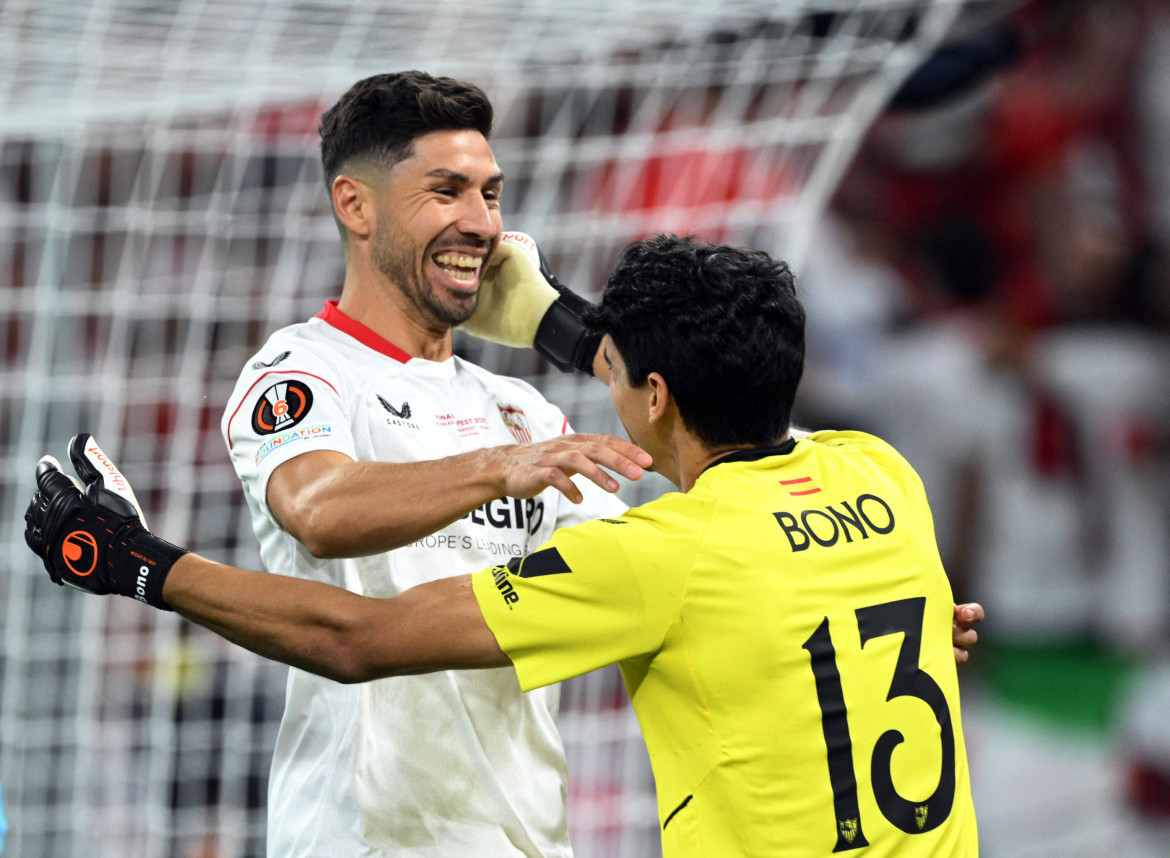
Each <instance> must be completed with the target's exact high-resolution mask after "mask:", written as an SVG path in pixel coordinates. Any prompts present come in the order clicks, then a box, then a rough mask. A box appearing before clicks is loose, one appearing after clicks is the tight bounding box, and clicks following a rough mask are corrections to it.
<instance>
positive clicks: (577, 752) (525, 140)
mask: <svg viewBox="0 0 1170 858" xmlns="http://www.w3.org/2000/svg"><path fill="white" fill-rule="evenodd" d="M1002 5H1004V4H1003V3H1002V2H994V0H725V2H719V3H696V2H693V0H685V2H684V0H595V2H592V3H588V4H568V3H560V2H553V0H516V2H509V3H506V4H505V3H500V2H487V3H468V2H465V0H435V2H432V3H429V4H422V3H406V2H397V3H391V4H379V3H362V2H358V0H316V2H312V3H298V2H284V0H254V2H245V3H239V2H231V3H229V2H226V0H184V2H182V3H152V2H145V0H105V2H97V0H88V2H82V3H78V2H76V0H68V2H66V0H6V2H4V3H3V4H2V5H0V348H2V350H3V352H4V355H5V362H4V366H3V370H2V372H3V375H4V384H3V385H2V386H0V398H2V401H0V466H2V467H3V469H4V473H5V474H7V475H8V477H7V479H6V480H5V481H4V482H3V484H2V487H0V512H2V516H0V548H2V549H3V553H4V556H5V557H7V558H8V561H7V574H5V575H3V576H0V595H2V596H3V607H2V608H0V635H2V640H3V654H4V658H3V661H2V662H0V788H2V790H3V799H4V812H5V815H6V817H7V821H8V825H9V832H8V836H7V841H6V844H5V849H6V851H5V853H4V854H5V855H6V856H9V858H13V856H15V858H34V856H47V855H52V856H60V858H105V856H117V858H163V856H176V858H188V856H189V858H196V856H208V855H216V856H218V858H250V856H259V855H262V854H263V842H264V792H265V784H266V780H267V771H268V762H269V756H270V753H271V750H272V746H273V742H274V736H275V726H276V724H277V723H278V721H279V717H280V712H281V708H282V706H283V676H284V669H283V668H282V667H280V666H277V665H272V664H270V663H267V662H264V661H262V660H261V659H259V658H257V657H254V656H252V655H250V654H248V653H244V652H242V651H239V650H236V649H233V648H232V647H230V646H228V645H227V644H225V643H223V642H221V641H219V640H218V639H215V638H214V637H213V636H211V635H210V634H209V633H206V632H204V631H203V630H201V629H198V628H195V627H193V626H191V625H189V624H186V623H185V622H184V621H182V620H181V619H180V618H178V617H176V616H174V615H170V614H163V613H160V612H151V611H146V610H144V609H142V607H141V606H139V605H134V604H132V603H130V602H127V601H125V600H111V599H105V600H103V599H89V598H85V597H82V596H80V595H76V594H63V593H60V592H57V591H56V590H55V589H54V588H53V587H52V586H51V584H50V583H49V581H48V580H47V578H46V576H45V575H44V573H43V571H42V570H41V569H40V567H39V564H38V563H36V561H35V559H34V558H32V556H31V555H30V554H29V553H28V551H27V549H26V548H25V547H24V544H23V538H22V534H21V530H20V528H21V524H22V522H21V515H22V512H23V508H24V506H25V504H26V503H27V501H28V497H29V495H30V493H31V491H32V474H33V467H34V465H35V463H36V461H37V459H38V458H39V457H40V455H41V454H42V453H44V452H53V453H54V454H56V455H60V454H61V453H62V452H63V450H64V447H65V444H66V443H67V442H68V439H69V438H70V436H71V435H72V434H74V433H75V432H78V431H88V432H91V433H92V434H93V435H94V436H95V437H97V438H99V439H100V440H101V443H102V445H103V447H104V448H105V449H106V450H107V451H109V453H110V455H111V456H112V457H113V458H114V459H115V461H117V462H118V463H119V465H120V467H121V468H122V470H123V471H124V472H125V473H126V474H128V475H129V476H130V477H131V479H132V480H133V482H134V484H135V487H136V490H137V492H138V496H139V498H140V499H141V501H142V503H143V505H144V507H145V508H146V509H147V510H148V512H149V514H150V517H151V524H152V526H153V527H154V528H155V529H156V530H157V531H158V532H159V533H160V534H161V535H163V536H165V537H167V538H168V539H171V540H172V541H176V542H179V543H184V544H188V545H190V546H191V547H192V548H194V549H196V550H198V551H200V552H201V553H204V554H206V555H208V556H210V557H213V558H215V559H219V560H223V561H225V562H230V563H234V564H237V565H241V566H246V567H258V566H259V556H258V551H257V547H256V544H255V539H254V537H253V535H252V532H251V528H250V521H249V516H248V512H247V509H246V506H245V504H244V500H243V493H242V492H241V490H240V487H239V484H238V482H237V480H236V477H235V475H234V473H233V471H232V467H231V465H230V463H229V461H228V458H227V455H226V452H225V450H224V448H223V443H222V440H221V438H220V436H219V428H218V427H219V416H220V413H221V411H222V408H223V406H224V403H225V402H226V401H227V398H228V395H229V393H230V391H231V390H232V387H233V385H234V383H235V379H236V377H237V374H238V372H239V370H240V368H241V367H242V365H243V362H244V360H246V359H247V357H248V356H249V355H250V354H251V353H252V352H253V351H254V350H255V349H256V348H257V347H258V346H259V345H260V344H261V343H262V342H263V341H264V339H265V338H266V336H267V334H268V333H269V332H271V331H273V330H275V329H277V328H279V327H282V326H284V325H287V324H290V323H292V322H296V321H300V320H303V319H305V318H308V317H309V316H312V315H313V314H315V313H317V312H318V311H319V310H320V309H321V306H322V304H323V302H324V300H325V299H327V298H329V297H335V296H336V295H337V293H338V291H339V289H340V285H341V281H342V276H343V263H342V257H341V252H340V247H339V244H338V240H337V233H336V228H335V226H334V223H333V221H332V218H331V216H330V213H329V208H328V200H327V197H326V194H325V190H324V183H323V180H322V177H321V175H320V165H319V160H318V155H317V137H316V125H317V121H318V119H319V116H320V113H321V111H322V110H323V109H324V108H326V107H328V106H329V105H330V104H332V103H333V102H334V101H335V100H336V99H337V97H338V96H339V95H340V94H341V93H342V92H343V91H344V90H345V89H347V88H348V87H349V86H350V84H352V83H353V82H354V81H356V80H358V79H360V78H362V77H365V76H368V75H371V74H375V73H379V72H384V71H390V70H396V69H407V68H419V69H424V70H426V71H428V72H431V73H434V74H443V75H451V76H455V77H459V78H463V79H467V80H471V81H474V82H476V83H478V84H479V85H480V86H482V87H483V88H484V89H485V91H486V92H487V93H488V95H489V96H490V97H491V99H492V101H493V103H494V105H495V108H496V115H497V120H496V129H495V132H494V135H493V140H492V142H493V147H494V151H495V155H496V158H497V160H498V161H499V163H500V164H501V166H502V167H503V169H504V171H505V173H506V175H507V181H506V186H505V191H504V196H503V202H502V205H503V209H504V216H505V224H506V225H507V227H508V228H509V229H516V230H521V231H524V232H528V233H530V234H532V235H533V236H535V237H536V238H537V240H538V241H539V242H540V244H541V247H542V249H543V250H544V251H545V253H546V255H547V256H548V258H549V259H550V262H551V263H552V267H553V269H554V271H556V272H557V274H558V276H559V278H560V279H561V280H562V281H563V282H565V283H568V284H570V285H571V286H573V287H574V288H576V289H577V290H579V291H581V292H582V293H584V294H586V295H595V294H596V293H597V291H598V290H599V288H600V287H601V285H602V283H603V282H604V279H605V272H606V270H607V269H608V268H609V267H610V266H611V265H612V264H613V263H614V262H615V261H616V259H617V256H618V254H619V252H620V250H621V248H622V247H623V246H624V245H625V244H627V243H628V242H630V241H631V240H634V239H637V238H640V237H643V236H645V235H647V234H650V233H654V232H660V231H674V232H691V233H695V234H698V235H700V236H701V237H704V238H708V239H711V240H718V241H725V242H733V243H742V244H751V245H754V246H757V247H760V248H763V249H765V250H768V251H770V252H773V253H775V254H777V255H780V256H783V257H785V258H787V259H789V260H790V261H791V262H793V263H794V265H796V266H799V263H800V262H801V260H802V259H803V258H804V256H805V255H806V253H807V252H809V242H810V235H811V231H812V229H813V227H814V226H815V223H816V220H817V217H818V216H819V214H820V213H821V211H822V210H823V209H824V207H825V205H826V204H827V202H828V200H829V198H830V196H831V194H832V192H833V191H834V189H835V187H836V186H837V183H838V181H839V179H840V177H841V175H842V173H843V171H844V170H845V168H846V167H847V165H848V163H849V160H850V158H851V157H852V155H853V154H854V152H855V150H856V148H857V146H858V145H859V143H860V141H861V139H862V136H863V134H864V133H865V131H866V129H867V128H868V127H869V125H870V123H871V122H872V120H873V119H874V118H875V116H876V115H877V114H878V113H879V112H880V110H881V109H882V107H883V105H884V104H885V103H886V102H887V101H888V99H889V97H890V96H891V94H892V93H893V92H894V91H895V90H896V89H897V87H898V86H899V84H900V83H901V82H902V81H903V80H904V79H905V77H906V76H907V75H908V74H909V73H910V72H911V71H912V70H913V69H914V68H915V66H917V65H918V64H919V63H920V62H921V61H922V60H923V59H924V58H925V57H926V56H927V55H928V54H929V53H930V52H931V51H932V50H934V49H935V48H936V47H937V46H938V45H939V44H940V43H942V42H943V40H944V39H946V38H947V37H948V34H951V33H953V32H954V31H955V27H956V26H958V25H960V24H962V22H963V21H964V20H965V18H966V16H969V15H971V14H973V13H974V14H975V15H977V16H987V15H991V14H994V13H995V12H996V10H997V9H998V8H999V7H1002ZM456 347H457V349H458V350H459V352H460V353H461V354H463V355H465V356H467V357H469V358H471V359H473V360H475V361H477V362H479V363H481V364H482V365H484V366H485V367H487V368H488V369H490V370H493V371H496V372H501V373H504V374H508V375H514V376H518V377H521V378H524V379H526V380H528V381H530V382H532V383H533V384H535V385H536V386H537V387H538V388H539V389H541V390H542V392H544V394H545V395H546V396H547V397H548V398H549V399H550V400H552V401H553V402H554V403H555V404H557V405H558V406H560V407H561V408H562V409H563V410H564V411H565V412H566V413H567V414H568V416H569V419H570V421H571V422H572V424H573V425H574V427H575V428H577V429H579V430H583V431H615V432H616V431H620V427H619V426H618V424H617V422H616V419H615V418H614V417H613V416H612V415H611V414H610V411H609V406H608V400H607V396H606V392H605V390H604V389H603V388H602V387H601V386H600V385H598V384H596V383H595V382H593V381H591V380H589V379H585V378H580V377H569V376H563V375H560V374H558V373H557V372H556V371H555V370H551V369H550V368H549V367H548V366H547V365H546V364H545V363H544V362H543V361H542V360H541V359H540V358H539V357H538V356H536V355H535V354H534V353H530V352H524V351H518V350H509V349H504V348H501V347H497V346H492V345H488V344H485V343H481V342H478V341H475V340H472V339H470V338H467V337H465V336H463V335H462V334H459V335H457V339H456ZM665 487H666V485H665V483H664V482H663V481H662V480H661V479H660V478H650V479H648V480H645V481H643V482H641V483H639V484H628V485H626V486H625V487H624V488H623V496H624V498H625V499H626V500H627V501H628V502H631V503H637V502H640V501H643V500H645V499H647V498H648V497H649V496H651V495H653V494H655V493H657V492H660V491H662V490H663V489H664V488H665ZM561 724H562V728H563V733H564V737H565V744H566V750H567V754H568V757H569V766H570V787H571V794H570V797H569V802H570V806H569V818H570V825H571V829H572V834H573V840H574V845H575V848H576V852H577V855H578V858H601V856H605V857H606V858H613V856H618V858H620V856H639V858H642V856H647V855H653V854H655V853H656V851H657V849H658V834H659V832H658V826H657V821H656V816H655V803H654V794H653V783H652V779H651V776H650V773H649V767H648V763H647V762H646V759H645V751H644V748H643V746H642V744H641V739H640V737H639V735H638V732H637V727H636V724H635V723H634V721H633V719H632V717H631V715H630V710H629V707H628V703H627V701H626V700H625V696H624V692H623V691H622V689H621V687H620V681H619V680H618V679H617V677H616V674H615V673H614V672H613V671H612V670H606V671H599V672H597V673H596V674H592V675H590V676H587V677H582V678H580V679H577V680H573V681H572V682H570V683H567V684H566V687H565V692H564V695H563V713H562V720H561Z"/></svg>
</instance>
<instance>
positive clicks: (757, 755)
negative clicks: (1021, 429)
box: [473, 432, 978, 858]
mask: <svg viewBox="0 0 1170 858" xmlns="http://www.w3.org/2000/svg"><path fill="white" fill-rule="evenodd" d="M473 586H474V591H475V595H476V598H477V599H478V601H479V604H480V607H481V609H482V610H483V613H484V617H485V618H486V620H487V622H488V625H489V626H490V627H491V629H492V632H493V633H494V634H495V636H496V639H497V640H498V642H499V644H500V646H501V648H502V649H503V650H504V652H506V653H507V654H508V656H509V657H510V658H511V659H512V661H513V662H514V663H515V665H516V672H517V674H518V675H519V678H520V683H521V685H522V686H523V687H524V688H525V689H526V690H527V689H531V688H536V687H539V686H542V685H546V684H548V683H552V682H557V681H559V680H562V679H565V678H568V677H570V676H575V675H578V674H581V673H585V672H587V671H590V670H593V669H595V668H598V667H601V666H603V665H606V664H610V663H613V662H617V663H618V664H619V665H620V666H621V671H622V676H623V679H624V680H625V684H626V689H627V691H628V692H629V694H630V697H631V699H632V701H633V705H634V710H635V712H636V713H637V717H638V721H639V724H640V725H641V728H642V733H643V735H644V737H645V740H646V746H647V748H648V750H649V753H650V760H651V764H652V766H653V770H654V777H655V781H656V785H657V792H658V812H659V823H660V825H661V829H662V843H663V855H664V856H665V858H682V856H693V858H721V856H768V858H788V857H789V856H793V857H794V856H828V855H831V854H833V853H837V852H851V851H856V852H857V854H858V856H859V858H871V856H886V855H897V856H900V858H918V856H921V858H927V856H930V858H942V856H975V855H977V854H978V845H977V835H976V825H975V812H974V808H973V806H972V802H971V786H970V778H969V774H968V769H967V755H966V750H965V747H964V743H963V731H962V721H961V719H960V715H959V686H958V678H957V675H956V669H955V661H954V654H953V650H952V647H951V621H952V609H953V597H952V594H951V589H950V585H949V583H948V581H947V578H946V574H945V573H944V571H943V568H942V564H941V563H940V561H939V556H938V549H937V547H936V544H935V539H934V525H933V520H932V518H931V513H930V509H929V507H928V505H927V501H926V496H925V493H924V491H923V488H922V483H921V481H920V480H919V478H918V476H917V474H915V473H914V471H913V469H912V468H911V467H910V466H909V465H908V464H907V463H906V461H905V460H904V459H903V458H902V457H901V456H900V455H899V454H898V453H897V452H896V451H895V450H894V449H893V448H892V447H890V446H889V445H888V444H886V443H884V442H883V441H881V440H879V439H877V438H874V437H872V436H870V435H865V434H862V433H858V432H819V433H814V434H812V435H810V436H808V437H807V438H805V439H802V440H800V441H799V442H797V443H795V444H793V443H792V442H788V443H787V444H785V445H783V446H781V447H778V448H773V449H767V450H751V451H745V452H741V453H736V454H733V455H731V456H728V457H725V458H723V459H721V460H720V461H718V462H717V463H715V464H714V465H712V466H711V467H709V468H708V469H707V470H706V471H704V473H703V474H702V475H701V476H700V477H699V479H698V480H697V481H696V483H695V485H694V486H693V487H692V489H691V491H689V492H687V493H685V494H682V493H672V494H667V495H664V496H663V497H661V498H659V499H658V500H655V501H653V502H651V503H648V504H645V505H643V506H640V507H636V508H634V509H631V510H629V511H628V512H627V513H626V514H625V515H623V516H622V517H621V518H616V519H603V520H601V521H595V522H590V523H588V524H583V525H579V526H577V527H573V528H570V529H567V530H562V531H559V532H558V533H557V534H556V535H555V536H554V537H553V538H552V540H550V541H549V542H548V543H546V544H545V545H544V546H543V547H542V548H541V549H540V550H538V551H536V552H534V553H532V554H530V555H528V556H527V557H524V558H514V559H513V560H512V561H511V562H510V563H509V564H508V565H507V566H501V567H496V568H494V569H486V570H483V571H481V572H478V573H476V574H475V575H474V576H473Z"/></svg>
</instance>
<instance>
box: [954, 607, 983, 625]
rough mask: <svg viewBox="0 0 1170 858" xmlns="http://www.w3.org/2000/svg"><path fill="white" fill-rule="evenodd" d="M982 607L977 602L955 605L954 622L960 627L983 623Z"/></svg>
mask: <svg viewBox="0 0 1170 858" xmlns="http://www.w3.org/2000/svg"><path fill="white" fill-rule="evenodd" d="M983 616H984V613H983V606H982V605H980V604H979V603H978V602H965V603H963V604H961V605H955V619H954V622H955V623H956V624H958V625H961V626H973V625H975V624H976V623H981V622H983Z"/></svg>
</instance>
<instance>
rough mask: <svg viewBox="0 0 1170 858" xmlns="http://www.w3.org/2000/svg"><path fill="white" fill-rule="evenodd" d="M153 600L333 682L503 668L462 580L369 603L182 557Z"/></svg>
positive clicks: (467, 581) (333, 590) (323, 587)
mask: <svg viewBox="0 0 1170 858" xmlns="http://www.w3.org/2000/svg"><path fill="white" fill-rule="evenodd" d="M162 596H163V599H164V600H166V602H167V604H168V605H170V607H172V608H173V609H174V610H175V611H176V612H178V613H180V614H182V615H183V616H184V617H186V618H187V619H189V620H191V621H193V622H195V623H198V624H199V625H201V626H203V627H205V628H207V629H210V630H211V631H213V632H215V633H216V634H217V635H220V636H221V637H224V638H226V639H227V640H229V641H231V642H232V643H235V644H239V645H240V646H242V647H244V648H246V649H249V650H251V651H252V652H255V653H258V654H259V655H262V656H264V657H265V658H270V659H273V660H274V661H280V662H284V663H285V664H288V665H291V666H293V667H298V668H300V669H302V670H307V671H309V672H310V673H316V674H318V675H320V676H324V677H326V678H328V679H333V680H336V681H337V682H346V683H352V682H366V681H368V680H371V679H378V678H380V677H384V676H397V675H402V674H412V673H428V672H430V671H435V670H449V669H454V668H480V667H504V666H507V665H510V664H511V663H512V662H511V661H510V660H509V659H508V657H507V656H506V655H504V653H503V651H502V650H501V649H500V647H499V646H498V645H497V643H496V639H495V636H494V635H493V634H492V632H491V630H490V629H489V628H488V626H487V623H486V622H484V618H483V614H482V613H481V612H480V609H479V603H478V602H477V601H476V599H475V596H474V594H473V593H472V590H471V576H470V575H461V576H459V577H456V578H444V579H441V580H439V581H433V582H430V583H427V584H421V585H419V586H417V587H413V588H411V589H409V590H407V591H406V592H404V593H402V594H400V595H398V596H395V597H394V598H392V599H371V598H368V597H365V596H358V595H357V594H355V593H351V592H349V591H348V590H342V589H340V588H337V587H331V586H329V585H327V584H320V583H317V582H315V581H303V580H300V579H297V578H287V577H284V576H279V575H269V574H267V573H265V572H249V571H246V570H244V569H237V568H234V567H231V566H224V565H222V564H219V563H215V562H213V561H211V560H207V559H206V558H203V557H200V556H198V555H195V554H187V555H185V556H184V557H182V558H181V559H180V560H179V561H177V562H176V563H175V565H174V566H173V567H172V568H171V571H170V574H169V575H168V576H167V579H166V583H165V585H164V587H163V592H162Z"/></svg>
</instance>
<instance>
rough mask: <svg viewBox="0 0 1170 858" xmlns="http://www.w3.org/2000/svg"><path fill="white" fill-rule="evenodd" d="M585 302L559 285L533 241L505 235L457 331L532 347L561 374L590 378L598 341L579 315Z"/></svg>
mask: <svg viewBox="0 0 1170 858" xmlns="http://www.w3.org/2000/svg"><path fill="white" fill-rule="evenodd" d="M588 308H589V302H588V301H587V300H585V299H584V298H582V297H581V296H580V295H578V294H577V293H575V292H573V291H572V290H571V289H569V288H568V287H567V286H565V285H564V284H562V283H561V282H560V281H559V280H557V278H556V277H554V276H553V273H552V271H551V270H550V269H549V267H548V263H547V262H546V261H545V258H544V254H542V253H541V252H540V249H539V248H538V247H537V246H536V242H535V241H533V240H532V237H531V236H529V235H525V234H524V233H522V232H507V233H504V236H503V238H501V239H500V244H499V246H498V247H497V248H496V252H495V253H494V254H493V255H492V259H491V261H490V262H489V263H488V266H487V269H486V270H485V271H484V275H483V283H482V285H481V286H480V292H479V302H478V304H477V305H476V308H475V313H474V314H472V316H471V318H470V319H468V320H467V321H466V322H464V323H463V324H462V325H460V326H459V327H460V330H463V331H466V332H467V333H469V334H471V335H472V336H473V337H478V338H479V339H481V340H488V341H489V342H493V343H501V344H502V345H505V346H512V347H513V348H534V349H536V351H538V352H539V353H540V354H542V355H544V357H545V358H547V359H548V361H549V362H550V363H551V364H552V365H553V366H555V367H556V368H557V369H559V370H561V371H562V372H572V371H573V370H575V369H576V370H580V371H581V372H584V373H586V374H588V375H593V358H594V356H595V355H596V354H597V348H598V346H599V345H600V344H601V337H600V335H598V334H594V333H592V332H590V331H588V330H587V329H586V328H585V325H584V323H583V322H582V321H581V317H582V315H583V314H584V312H585V310H587V309H588Z"/></svg>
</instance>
